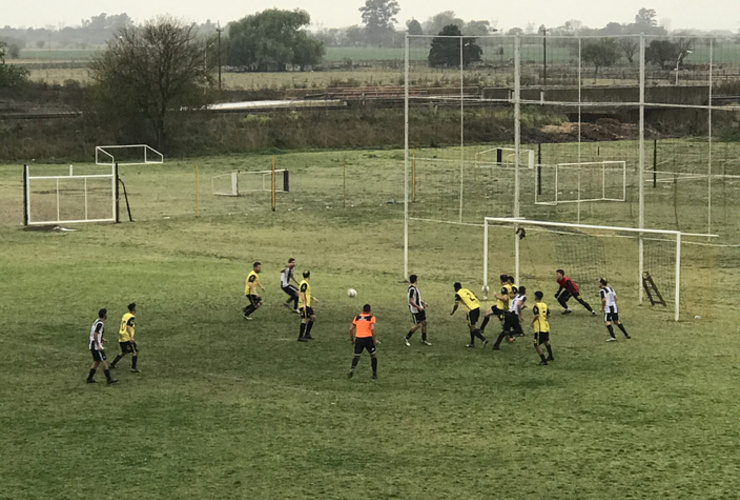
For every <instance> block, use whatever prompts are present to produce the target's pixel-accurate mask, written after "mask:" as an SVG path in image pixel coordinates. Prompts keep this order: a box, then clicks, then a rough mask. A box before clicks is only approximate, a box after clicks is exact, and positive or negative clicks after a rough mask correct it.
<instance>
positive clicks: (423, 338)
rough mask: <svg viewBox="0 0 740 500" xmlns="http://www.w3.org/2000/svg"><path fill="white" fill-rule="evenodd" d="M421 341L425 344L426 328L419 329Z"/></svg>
mask: <svg viewBox="0 0 740 500" xmlns="http://www.w3.org/2000/svg"><path fill="white" fill-rule="evenodd" d="M421 340H422V341H424V342H426V340H427V329H426V328H422V329H421Z"/></svg>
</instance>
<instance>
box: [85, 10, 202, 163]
mask: <svg viewBox="0 0 740 500" xmlns="http://www.w3.org/2000/svg"><path fill="white" fill-rule="evenodd" d="M196 31H197V28H196V26H194V25H185V24H183V23H182V22H181V21H178V20H175V19H173V18H171V17H160V18H157V19H155V20H152V21H148V22H146V23H145V24H144V25H143V26H138V27H137V26H124V27H122V28H120V29H119V30H118V31H117V32H116V36H114V37H113V38H112V39H111V40H110V41H109V42H108V47H107V48H106V49H105V51H104V52H103V53H102V54H100V55H99V56H96V57H95V58H94V59H93V61H92V62H91V64H90V75H91V77H92V79H93V81H94V82H95V87H94V93H95V96H96V99H97V102H98V104H99V105H100V108H101V110H105V111H106V113H107V114H109V115H110V116H111V117H115V118H118V119H120V120H121V121H123V122H125V123H128V124H130V125H131V126H132V127H133V128H135V127H136V126H137V124H138V127H139V129H143V128H144V126H146V125H149V126H150V127H151V131H152V132H153V133H154V138H155V140H156V144H157V146H158V147H159V148H164V147H165V146H166V143H167V141H166V139H167V135H166V133H167V129H168V127H169V125H170V121H169V120H168V118H169V116H170V114H171V113H170V112H171V111H173V110H179V109H182V108H183V107H186V108H198V107H201V106H202V105H204V104H205V103H206V96H205V94H206V92H205V90H206V89H207V87H208V86H209V85H210V84H212V82H213V79H212V75H213V69H214V68H213V65H212V66H210V67H207V66H206V60H205V51H206V46H205V43H204V41H202V40H200V39H199V38H198V37H197V34H196ZM214 62H215V61H214Z"/></svg>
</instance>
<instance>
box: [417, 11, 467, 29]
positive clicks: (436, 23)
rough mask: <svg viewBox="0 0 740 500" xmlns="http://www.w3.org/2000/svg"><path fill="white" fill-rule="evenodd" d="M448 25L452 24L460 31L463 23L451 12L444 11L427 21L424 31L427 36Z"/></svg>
mask: <svg viewBox="0 0 740 500" xmlns="http://www.w3.org/2000/svg"><path fill="white" fill-rule="evenodd" d="M450 24H454V25H455V26H457V27H458V28H460V29H461V30H462V29H463V26H465V21H463V20H462V19H460V18H459V17H457V16H456V15H455V13H454V12H453V11H451V10H446V11H444V12H440V13H438V14H435V15H434V16H432V17H430V18H429V19H427V22H425V23H424V31H425V32H426V33H429V34H432V33H439V32H440V31H442V30H443V29H444V28H445V26H449V25H450Z"/></svg>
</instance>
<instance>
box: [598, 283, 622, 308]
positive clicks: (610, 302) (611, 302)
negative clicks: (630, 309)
mask: <svg viewBox="0 0 740 500" xmlns="http://www.w3.org/2000/svg"><path fill="white" fill-rule="evenodd" d="M599 296H600V297H601V299H602V300H603V299H606V304H605V307H604V310H606V311H610V312H617V311H618V309H617V292H615V291H614V289H613V288H612V287H610V286H605V287H603V288H602V289H601V290H599Z"/></svg>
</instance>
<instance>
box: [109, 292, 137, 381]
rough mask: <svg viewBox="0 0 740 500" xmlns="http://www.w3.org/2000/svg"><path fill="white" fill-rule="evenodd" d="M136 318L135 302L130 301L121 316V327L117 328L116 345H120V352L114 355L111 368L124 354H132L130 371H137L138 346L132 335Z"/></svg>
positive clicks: (134, 330) (134, 331)
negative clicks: (126, 310) (125, 311)
mask: <svg viewBox="0 0 740 500" xmlns="http://www.w3.org/2000/svg"><path fill="white" fill-rule="evenodd" d="M135 319H136V304H135V303H133V302H132V303H130V304H129V305H128V312H127V313H126V314H124V315H123V318H121V328H120V329H119V330H118V345H120V346H121V354H119V355H118V356H116V359H114V360H113V363H111V364H110V367H111V368H115V367H116V363H118V362H119V361H121V360H122V359H123V357H124V356H126V354H129V353H131V354H133V357H132V358H131V371H132V372H134V373H139V369H138V367H137V365H138V363H139V346H137V345H136V340H135V339H134V335H135V333H136V325H135V324H134V320H135Z"/></svg>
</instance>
